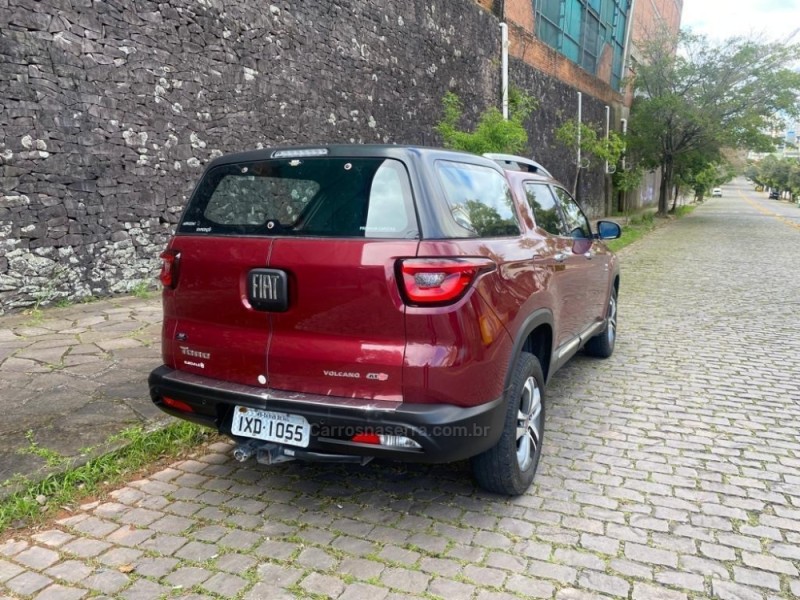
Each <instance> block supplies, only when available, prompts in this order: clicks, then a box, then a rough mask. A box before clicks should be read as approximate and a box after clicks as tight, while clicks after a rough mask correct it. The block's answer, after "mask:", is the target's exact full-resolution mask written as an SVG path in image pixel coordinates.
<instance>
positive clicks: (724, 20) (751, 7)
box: [681, 0, 800, 42]
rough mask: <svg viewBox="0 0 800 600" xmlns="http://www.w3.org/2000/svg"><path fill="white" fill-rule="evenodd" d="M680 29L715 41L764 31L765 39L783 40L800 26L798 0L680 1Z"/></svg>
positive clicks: (798, 35) (796, 37)
mask: <svg viewBox="0 0 800 600" xmlns="http://www.w3.org/2000/svg"><path fill="white" fill-rule="evenodd" d="M681 28H682V29H691V30H692V31H693V32H694V33H700V34H703V35H706V36H708V37H709V38H712V39H716V40H723V39H725V38H729V37H732V36H735V35H742V36H749V35H750V34H756V35H758V34H764V41H784V40H785V39H786V37H787V36H788V35H789V34H791V33H792V32H793V31H796V30H798V29H800V0H738V1H734V2H731V0H683V16H682V18H681ZM794 41H795V42H800V32H798V33H797V35H795V38H794Z"/></svg>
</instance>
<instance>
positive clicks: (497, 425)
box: [148, 366, 506, 463]
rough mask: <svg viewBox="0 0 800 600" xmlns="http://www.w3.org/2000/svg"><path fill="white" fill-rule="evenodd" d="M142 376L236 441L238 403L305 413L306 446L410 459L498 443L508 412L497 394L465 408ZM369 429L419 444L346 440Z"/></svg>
mask: <svg viewBox="0 0 800 600" xmlns="http://www.w3.org/2000/svg"><path fill="white" fill-rule="evenodd" d="M148 383H149V386H150V397H151V398H152V400H153V402H154V403H155V405H156V406H158V407H159V408H160V409H161V410H163V411H164V412H166V413H168V414H170V415H173V416H175V417H178V418H181V419H185V420H188V421H193V422H195V423H200V424H202V425H207V426H209V427H213V428H215V429H217V430H218V431H219V432H220V433H223V434H225V435H228V436H231V437H234V438H235V439H238V440H242V441H244V440H245V439H246V438H240V437H236V436H232V435H231V419H232V417H233V409H234V407H235V406H237V405H239V406H247V407H249V408H260V409H268V410H271V411H278V412H285V413H289V414H294V415H301V416H303V417H305V419H306V420H307V421H308V422H309V423H310V425H311V439H310V442H309V446H308V448H306V450H308V451H312V452H318V453H323V454H326V453H327V454H339V455H341V454H346V455H353V456H373V457H376V458H378V457H383V458H391V459H398V460H403V461H408V462H430V463H436V462H452V461H456V460H462V459H465V458H469V457H470V456H475V455H476V454H480V453H481V452H483V451H484V450H487V449H489V448H491V447H492V446H494V445H495V444H496V443H497V440H498V439H499V438H500V434H501V433H502V428H503V421H504V418H505V412H506V407H505V403H504V402H503V398H502V397H501V398H497V399H494V400H491V401H489V402H487V403H485V404H481V405H478V406H473V407H466V408H465V407H459V406H453V405H448V404H408V403H402V402H389V401H372V400H363V399H353V398H334V397H330V396H315V395H310V394H299V393H294V392H285V391H280V390H269V389H262V388H256V387H253V386H246V385H239V384H230V383H226V382H223V381H219V380H216V379H211V378H208V377H201V376H198V375H193V374H190V373H185V372H182V371H176V370H175V369H172V368H170V367H167V366H161V367H159V368H157V369H155V370H154V371H153V372H152V373H151V374H150V378H149V381H148ZM164 396H167V397H169V398H172V399H175V400H178V401H180V402H183V403H185V404H186V405H188V406H189V407H191V409H192V411H191V412H189V411H182V410H177V409H175V408H172V407H170V406H167V405H166V404H164V401H163V398H164ZM367 432H368V433H377V434H386V435H402V436H406V437H408V438H411V439H412V440H414V441H415V442H417V443H418V444H419V445H420V446H421V449H403V448H389V447H384V446H378V445H374V444H363V443H356V442H352V441H351V439H350V438H352V436H353V435H355V434H357V433H367Z"/></svg>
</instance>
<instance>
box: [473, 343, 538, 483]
mask: <svg viewBox="0 0 800 600" xmlns="http://www.w3.org/2000/svg"><path fill="white" fill-rule="evenodd" d="M506 401H507V402H506V403H507V409H506V418H505V421H504V426H503V433H502V434H501V436H500V440H499V441H498V442H497V444H496V445H495V446H493V447H492V448H489V449H488V450H486V451H485V452H483V453H482V454H479V455H477V456H475V457H473V458H472V473H473V475H474V477H475V480H476V481H477V482H478V485H479V486H480V487H482V488H483V489H485V490H488V491H490V492H496V493H498V494H506V495H509V496H517V495H519V494H523V493H525V491H526V490H527V489H528V488H529V487H530V485H531V483H532V482H533V476H534V475H535V474H536V467H537V466H538V465H539V457H540V456H541V454H542V441H543V434H544V375H543V374H542V366H541V365H540V364H539V359H538V358H536V357H535V356H534V355H533V354H529V353H528V352H522V353H521V354H520V356H519V359H518V360H517V363H516V365H515V366H514V373H513V375H512V378H511V385H510V386H509V388H508V392H507V394H506Z"/></svg>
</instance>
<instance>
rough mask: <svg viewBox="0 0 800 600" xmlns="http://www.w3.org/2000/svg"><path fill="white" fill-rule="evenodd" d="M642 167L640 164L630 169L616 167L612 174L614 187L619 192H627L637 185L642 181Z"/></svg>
mask: <svg viewBox="0 0 800 600" xmlns="http://www.w3.org/2000/svg"><path fill="white" fill-rule="evenodd" d="M643 175H644V169H643V168H642V167H641V166H637V167H634V168H632V169H617V170H616V171H614V175H612V181H613V182H614V188H615V189H617V190H619V191H621V192H629V191H631V190H635V189H636V188H637V187H639V184H640V183H641V182H642V176H643Z"/></svg>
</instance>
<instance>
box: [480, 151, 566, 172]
mask: <svg viewBox="0 0 800 600" xmlns="http://www.w3.org/2000/svg"><path fill="white" fill-rule="evenodd" d="M483 156H484V157H486V158H489V159H491V160H493V161H495V162H496V163H497V164H499V165H500V166H501V167H503V168H504V169H508V170H509V171H525V172H527V173H539V174H541V175H544V176H546V177H552V176H553V175H552V174H551V173H550V171H548V170H547V169H545V168H544V167H543V166H542V165H541V164H539V163H538V162H536V161H535V160H531V159H530V158H525V157H524V156H515V155H514V154H495V153H493V152H487V153H486V154H484V155H483Z"/></svg>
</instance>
